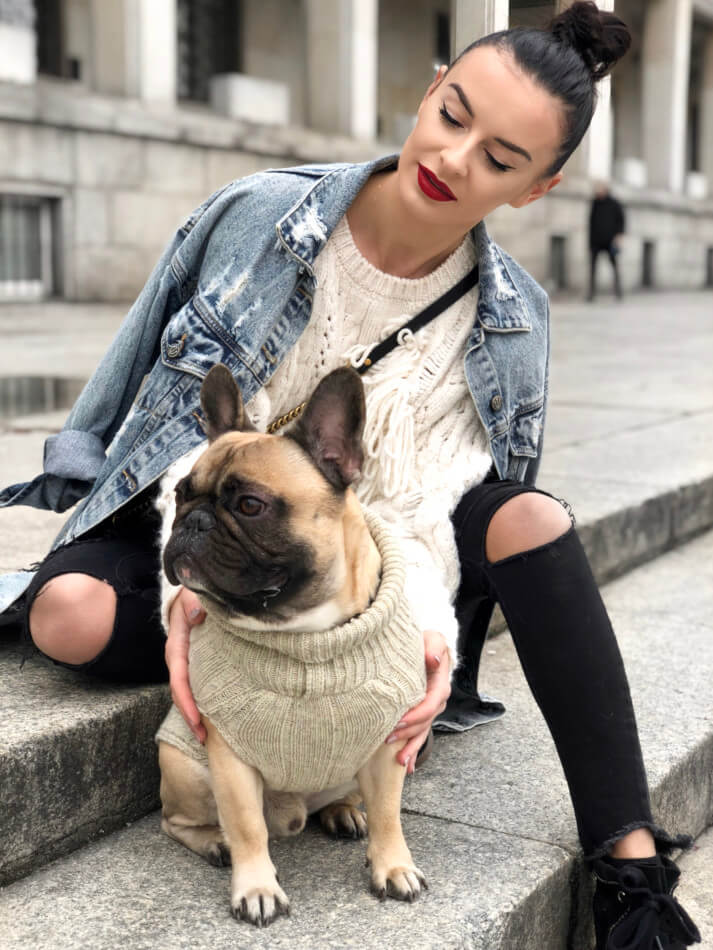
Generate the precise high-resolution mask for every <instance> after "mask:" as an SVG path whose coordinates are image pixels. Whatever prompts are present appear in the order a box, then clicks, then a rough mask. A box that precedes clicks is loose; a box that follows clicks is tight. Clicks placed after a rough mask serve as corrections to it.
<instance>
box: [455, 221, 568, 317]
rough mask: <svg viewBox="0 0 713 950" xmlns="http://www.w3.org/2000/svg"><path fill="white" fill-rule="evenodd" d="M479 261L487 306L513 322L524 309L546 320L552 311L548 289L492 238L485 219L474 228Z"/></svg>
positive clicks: (482, 291) (481, 283)
mask: <svg viewBox="0 0 713 950" xmlns="http://www.w3.org/2000/svg"><path fill="white" fill-rule="evenodd" d="M473 238H474V240H475V244H476V248H477V252H478V260H479V263H480V288H481V295H482V296H484V297H485V301H484V302H489V306H488V309H489V310H492V311H494V312H498V313H499V312H501V311H502V313H503V314H504V315H505V317H504V318H507V319H508V320H509V321H510V323H511V324H512V321H513V320H516V317H517V316H518V315H520V318H521V319H522V313H523V308H522V307H521V306H520V304H521V303H522V302H524V304H525V308H524V312H525V313H526V314H529V315H531V316H532V317H533V318H535V319H537V320H538V321H542V322H543V323H546V321H547V315H548V313H549V297H548V295H547V292H546V291H545V289H544V288H543V287H541V286H540V284H539V283H538V282H537V281H536V280H535V278H534V277H533V276H532V274H530V273H529V272H528V271H527V270H525V268H524V267H523V266H522V265H521V264H519V263H518V261H516V260H515V258H514V257H512V256H511V255H510V254H508V252H507V251H505V250H503V248H502V247H500V245H499V244H496V243H495V241H493V239H492V238H491V237H490V235H489V234H488V232H487V229H486V228H485V225H484V223H483V222H481V223H480V224H479V225H477V226H476V227H475V229H474V231H473Z"/></svg>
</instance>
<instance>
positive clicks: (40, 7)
mask: <svg viewBox="0 0 713 950" xmlns="http://www.w3.org/2000/svg"><path fill="white" fill-rule="evenodd" d="M62 36H63V30H62V4H61V3H59V2H58V0H35V38H36V40H37V71H38V72H39V73H47V74H48V75H50V76H64V75H65V72H64V62H63V60H64V56H63V43H62Z"/></svg>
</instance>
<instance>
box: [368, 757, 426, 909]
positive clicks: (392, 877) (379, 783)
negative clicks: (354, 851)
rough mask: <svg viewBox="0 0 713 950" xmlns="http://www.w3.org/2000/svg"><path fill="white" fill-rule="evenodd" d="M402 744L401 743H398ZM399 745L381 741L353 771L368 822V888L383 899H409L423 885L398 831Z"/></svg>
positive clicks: (401, 776) (401, 773)
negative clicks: (361, 766)
mask: <svg viewBox="0 0 713 950" xmlns="http://www.w3.org/2000/svg"><path fill="white" fill-rule="evenodd" d="M404 744H405V743H402V746H403V745H404ZM399 748H400V747H399V746H396V745H391V744H390V745H386V743H383V744H382V745H381V746H379V748H378V749H377V750H376V752H375V753H374V754H373V755H372V757H371V758H370V759H369V761H368V762H367V763H366V765H365V766H363V768H361V769H360V770H359V772H358V773H357V779H358V780H359V787H360V789H361V793H362V795H363V797H364V803H365V805H366V817H367V821H368V822H369V846H368V848H367V850H366V857H367V861H368V863H369V864H370V865H371V889H372V891H373V892H374V893H375V894H376V896H377V897H378V898H379V899H380V900H383V899H384V898H385V897H387V896H389V897H395V898H397V899H398V900H403V901H412V900H415V899H416V898H417V897H418V895H419V894H420V893H421V889H422V888H425V887H427V886H428V885H427V884H426V879H425V877H424V876H423V874H422V873H421V871H419V869H418V868H417V867H416V865H415V864H414V863H413V858H412V857H411V852H410V851H409V849H408V845H407V844H406V840H405V838H404V835H403V831H402V830H401V790H402V788H403V784H404V776H405V774H406V769H405V768H404V767H403V766H402V765H399V763H398V762H397V761H396V753H397V752H398V751H399Z"/></svg>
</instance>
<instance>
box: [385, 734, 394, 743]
mask: <svg viewBox="0 0 713 950" xmlns="http://www.w3.org/2000/svg"><path fill="white" fill-rule="evenodd" d="M390 742H396V736H394V735H390V736H389V738H388V739H387V740H386V744H387V745H388V744H389V743H390Z"/></svg>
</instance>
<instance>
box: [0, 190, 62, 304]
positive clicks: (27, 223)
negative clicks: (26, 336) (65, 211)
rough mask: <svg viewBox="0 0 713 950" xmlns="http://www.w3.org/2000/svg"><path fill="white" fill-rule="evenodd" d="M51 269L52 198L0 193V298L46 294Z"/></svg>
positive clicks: (49, 291) (50, 286)
mask: <svg viewBox="0 0 713 950" xmlns="http://www.w3.org/2000/svg"><path fill="white" fill-rule="evenodd" d="M52 273H53V254H52V201H51V200H48V199H46V198H36V197H34V196H31V195H2V194H0V300H39V299H41V298H42V297H48V296H50V295H51V294H52V292H53V290H54V286H53V279H52Z"/></svg>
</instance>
